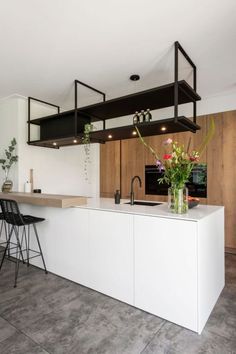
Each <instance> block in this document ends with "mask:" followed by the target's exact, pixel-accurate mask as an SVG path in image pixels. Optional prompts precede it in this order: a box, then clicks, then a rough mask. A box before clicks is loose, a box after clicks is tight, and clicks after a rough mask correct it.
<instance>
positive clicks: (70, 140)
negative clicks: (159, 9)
mask: <svg viewBox="0 0 236 354" xmlns="http://www.w3.org/2000/svg"><path fill="white" fill-rule="evenodd" d="M179 53H181V54H182V55H183V56H184V58H185V59H186V60H187V61H188V63H189V64H190V65H191V67H192V68H193V87H191V86H190V85H189V84H188V83H187V82H186V81H185V80H179ZM74 84H75V86H74V95H75V105H74V109H72V110H69V111H66V112H60V107H59V106H57V105H54V104H51V103H48V102H45V101H42V100H38V99H36V98H33V97H29V98H28V144H30V145H36V146H44V147H51V148H59V147H60V146H68V145H74V141H77V139H78V143H80V140H79V139H81V138H82V136H83V127H84V125H85V124H86V123H92V122H96V121H102V122H103V129H102V130H99V131H94V132H91V142H99V143H104V142H106V141H110V140H117V139H118V138H117V137H118V136H119V140H122V139H127V138H132V137H133V138H134V137H135V135H131V136H130V135H129V134H130V130H131V129H132V128H133V126H130V125H129V126H128V127H127V126H124V127H120V128H113V129H106V120H108V119H112V118H117V117H121V116H125V115H130V114H134V112H135V111H140V110H142V109H146V108H149V109H151V110H154V109H160V108H165V107H171V106H173V107H174V117H173V118H169V119H165V120H162V121H157V122H148V123H142V124H141V125H139V127H140V128H141V127H144V128H143V134H145V136H147V135H158V134H163V131H161V130H160V126H161V125H163V124H164V123H165V124H166V125H167V124H168V133H171V132H176V131H191V132H193V133H195V132H196V131H197V130H198V129H200V127H199V126H198V125H197V124H196V117H197V101H199V100H200V99H201V97H200V96H199V95H198V94H197V92H196V89H197V69H196V65H195V64H194V63H193V61H192V60H191V59H190V57H189V56H188V54H187V53H186V52H185V50H184V49H183V47H182V46H181V45H180V44H179V42H177V41H176V42H175V44H174V82H172V83H169V84H166V85H163V86H159V87H155V88H152V89H148V90H145V91H141V92H137V93H134V94H130V95H126V96H122V97H118V98H115V99H111V100H106V95H105V93H104V92H102V91H99V90H97V89H95V88H94V87H92V86H89V85H87V84H85V83H83V82H81V81H79V80H75V81H74ZM78 85H82V86H84V87H87V88H88V89H90V90H92V91H94V92H96V93H99V94H100V95H101V96H102V102H99V103H96V104H92V105H88V106H85V107H82V108H78ZM32 100H35V101H38V102H40V103H43V104H47V105H50V106H54V107H56V108H57V109H58V112H57V114H53V115H50V116H46V117H41V118H38V119H33V120H31V101H32ZM185 103H193V120H191V119H188V118H186V117H183V116H179V115H178V108H179V105H180V104H185ZM158 122H159V123H158ZM31 124H35V125H39V126H40V131H41V136H40V140H37V141H32V140H31V129H30V126H31ZM158 127H159V128H158ZM148 129H149V130H148ZM55 132H56V133H55ZM118 132H119V133H118ZM122 132H123V136H122ZM166 132H167V131H166ZM50 134H51V135H50ZM110 135H112V139H111V138H110V137H109V136H110ZM127 136H128V137H127ZM55 141H57V142H58V144H57V145H55ZM53 143H54V145H53Z"/></svg>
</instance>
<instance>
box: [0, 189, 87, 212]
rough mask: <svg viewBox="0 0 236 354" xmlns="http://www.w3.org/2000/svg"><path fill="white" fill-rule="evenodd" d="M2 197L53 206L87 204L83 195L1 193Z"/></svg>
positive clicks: (19, 201) (68, 206)
mask: <svg viewBox="0 0 236 354" xmlns="http://www.w3.org/2000/svg"><path fill="white" fill-rule="evenodd" d="M0 199H13V200H15V201H16V202H17V203H22V204H31V205H37V206H44V207H53V208H70V207H73V206H78V205H85V204H87V198H86V197H82V196H72V195H58V194H41V193H21V192H11V193H0Z"/></svg>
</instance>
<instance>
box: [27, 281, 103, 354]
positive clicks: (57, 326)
mask: <svg viewBox="0 0 236 354" xmlns="http://www.w3.org/2000/svg"><path fill="white" fill-rule="evenodd" d="M103 302H104V296H101V294H99V293H96V292H94V291H91V290H89V289H86V288H83V287H81V294H80V295H78V296H77V298H76V299H73V300H71V301H70V302H68V303H67V304H66V305H64V306H59V307H58V309H57V311H53V312H50V313H48V314H46V315H41V316H39V317H38V318H37V319H35V322H34V323H33V322H31V323H30V324H29V325H27V324H26V325H25V327H24V328H23V329H22V331H23V332H24V333H25V334H27V335H28V336H30V337H31V338H32V339H33V340H35V341H36V342H37V343H40V344H41V345H42V346H43V347H44V348H46V349H47V350H49V351H50V352H52V353H70V351H69V349H68V348H69V347H70V346H71V343H72V342H73V338H75V337H76V335H77V333H79V329H80V328H81V327H83V323H85V322H86V321H87V319H88V318H89V316H90V315H91V314H92V312H93V311H96V308H97V307H98V306H101V304H102V303H103ZM77 344H78V343H77ZM78 348H79V345H78Z"/></svg>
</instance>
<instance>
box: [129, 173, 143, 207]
mask: <svg viewBox="0 0 236 354" xmlns="http://www.w3.org/2000/svg"><path fill="white" fill-rule="evenodd" d="M136 178H137V179H138V180H139V186H140V187H142V181H141V178H140V177H139V176H134V177H133V178H132V180H131V192H130V204H131V205H134V186H133V184H134V181H135V180H136Z"/></svg>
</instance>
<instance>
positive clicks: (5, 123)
mask: <svg viewBox="0 0 236 354" xmlns="http://www.w3.org/2000/svg"><path fill="white" fill-rule="evenodd" d="M16 117H17V101H16V100H15V98H14V97H9V98H6V99H2V100H0V158H5V154H4V150H5V149H6V148H7V147H8V146H9V144H10V142H11V140H12V138H13V137H15V138H16V139H17V137H18V122H17V119H16ZM17 154H18V147H17ZM18 173H19V165H18V164H15V165H13V166H12V168H11V170H10V173H9V179H11V180H12V181H13V184H14V186H15V188H16V190H18ZM4 179H5V173H4V171H3V170H2V167H1V166H0V187H1V186H2V184H3V182H4Z"/></svg>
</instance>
